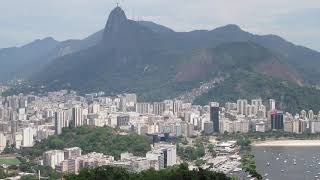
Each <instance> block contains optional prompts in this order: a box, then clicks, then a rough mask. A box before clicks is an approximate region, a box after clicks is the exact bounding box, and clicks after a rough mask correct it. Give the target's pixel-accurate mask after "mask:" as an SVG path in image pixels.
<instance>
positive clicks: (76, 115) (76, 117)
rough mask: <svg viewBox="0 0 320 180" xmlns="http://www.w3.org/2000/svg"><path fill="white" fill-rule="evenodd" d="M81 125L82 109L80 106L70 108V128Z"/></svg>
mask: <svg viewBox="0 0 320 180" xmlns="http://www.w3.org/2000/svg"><path fill="white" fill-rule="evenodd" d="M82 125H83V109H82V107H81V106H76V107H74V108H72V121H71V126H72V127H80V126H82Z"/></svg>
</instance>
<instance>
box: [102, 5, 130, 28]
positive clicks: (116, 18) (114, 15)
mask: <svg viewBox="0 0 320 180" xmlns="http://www.w3.org/2000/svg"><path fill="white" fill-rule="evenodd" d="M127 20H128V19H127V16H126V14H125V12H124V11H123V10H122V9H121V8H120V7H116V8H115V9H113V10H112V11H111V13H110V15H109V18H108V21H107V24H106V27H105V32H117V31H118V30H119V28H120V26H121V24H123V23H125V22H127Z"/></svg>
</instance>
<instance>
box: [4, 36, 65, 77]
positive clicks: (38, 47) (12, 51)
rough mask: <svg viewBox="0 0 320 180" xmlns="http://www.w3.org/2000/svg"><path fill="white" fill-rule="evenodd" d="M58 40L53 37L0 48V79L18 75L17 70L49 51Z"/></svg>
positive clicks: (24, 67) (26, 66)
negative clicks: (19, 45) (18, 45)
mask: <svg viewBox="0 0 320 180" xmlns="http://www.w3.org/2000/svg"><path fill="white" fill-rule="evenodd" d="M58 43H59V42H58V41H56V40H54V39H53V38H45V39H42V40H35V41H34V42H31V43H29V44H27V45H24V46H22V47H19V48H17V47H13V48H6V49H1V50H0V63H1V66H0V80H4V79H8V78H10V77H12V76H14V77H18V76H19V74H20V72H19V70H23V69H26V68H28V67H30V66H29V64H33V63H34V62H35V61H36V60H37V59H40V58H41V57H43V56H45V55H46V54H47V53H49V52H50V51H51V50H52V49H53V48H54V47H56V45H57V44H58Z"/></svg>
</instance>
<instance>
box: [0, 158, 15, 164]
mask: <svg viewBox="0 0 320 180" xmlns="http://www.w3.org/2000/svg"><path fill="white" fill-rule="evenodd" d="M0 164H6V165H9V166H11V165H19V164H20V161H19V160H18V159H17V158H15V157H0Z"/></svg>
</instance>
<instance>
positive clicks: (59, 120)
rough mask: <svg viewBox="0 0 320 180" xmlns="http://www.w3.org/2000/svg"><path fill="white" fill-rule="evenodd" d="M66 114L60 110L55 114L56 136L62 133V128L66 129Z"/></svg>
mask: <svg viewBox="0 0 320 180" xmlns="http://www.w3.org/2000/svg"><path fill="white" fill-rule="evenodd" d="M65 121H67V119H66V114H65V111H64V110H58V111H57V112H55V134H57V135H59V134H61V133H62V128H64V127H66V124H67V123H66V122H65Z"/></svg>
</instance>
